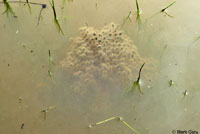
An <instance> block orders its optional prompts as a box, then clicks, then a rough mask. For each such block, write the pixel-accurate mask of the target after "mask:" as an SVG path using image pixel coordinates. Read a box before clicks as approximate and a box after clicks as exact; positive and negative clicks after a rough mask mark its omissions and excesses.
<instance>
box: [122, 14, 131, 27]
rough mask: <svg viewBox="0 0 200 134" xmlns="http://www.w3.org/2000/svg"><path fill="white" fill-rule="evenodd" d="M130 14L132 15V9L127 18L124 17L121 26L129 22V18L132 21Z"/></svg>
mask: <svg viewBox="0 0 200 134" xmlns="http://www.w3.org/2000/svg"><path fill="white" fill-rule="evenodd" d="M130 16H131V11H130V12H129V13H128V16H127V17H126V18H124V20H123V22H122V25H121V28H122V27H123V26H124V24H125V23H126V22H127V20H129V21H130V22H131V18H130Z"/></svg>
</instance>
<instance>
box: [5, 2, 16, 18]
mask: <svg viewBox="0 0 200 134" xmlns="http://www.w3.org/2000/svg"><path fill="white" fill-rule="evenodd" d="M3 3H4V5H5V7H6V10H5V11H4V12H3V13H2V15H3V14H5V13H6V14H7V15H8V14H9V13H10V14H12V15H13V16H14V17H16V15H15V13H14V11H13V9H12V8H11V6H10V4H9V3H8V1H7V0H3Z"/></svg>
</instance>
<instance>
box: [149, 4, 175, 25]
mask: <svg viewBox="0 0 200 134" xmlns="http://www.w3.org/2000/svg"><path fill="white" fill-rule="evenodd" d="M175 3H176V1H174V2H172V3H171V4H169V5H168V6H166V7H165V8H163V9H161V10H160V11H158V12H156V13H155V14H153V15H152V16H151V17H149V18H148V19H147V20H150V19H151V18H153V17H154V16H156V15H158V14H160V13H165V15H167V16H168V17H171V18H174V17H173V16H171V15H169V14H168V13H167V12H166V10H167V9H168V8H169V7H171V6H172V5H174V4H175ZM147 20H146V21H147Z"/></svg>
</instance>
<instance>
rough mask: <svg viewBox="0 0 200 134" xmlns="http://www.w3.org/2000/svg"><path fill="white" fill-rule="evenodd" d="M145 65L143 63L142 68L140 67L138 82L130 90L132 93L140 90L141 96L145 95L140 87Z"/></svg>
mask: <svg viewBox="0 0 200 134" xmlns="http://www.w3.org/2000/svg"><path fill="white" fill-rule="evenodd" d="M144 64H145V63H143V64H142V66H141V67H140V70H139V74H138V78H137V80H136V81H134V82H133V83H132V86H131V89H130V91H131V92H133V91H135V89H138V90H139V92H140V94H143V92H142V89H141V86H140V77H141V72H142V68H143V67H144Z"/></svg>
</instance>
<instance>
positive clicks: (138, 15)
mask: <svg viewBox="0 0 200 134" xmlns="http://www.w3.org/2000/svg"><path fill="white" fill-rule="evenodd" d="M136 7H137V18H136V20H137V22H138V25H139V26H141V24H142V20H141V16H140V14H141V11H140V8H139V4H138V0H136Z"/></svg>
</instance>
